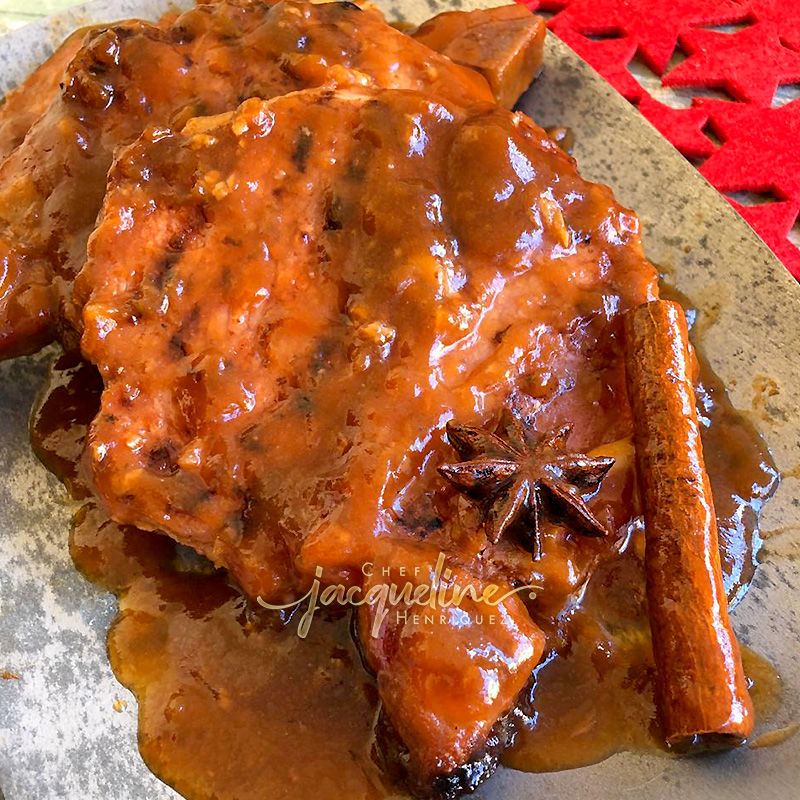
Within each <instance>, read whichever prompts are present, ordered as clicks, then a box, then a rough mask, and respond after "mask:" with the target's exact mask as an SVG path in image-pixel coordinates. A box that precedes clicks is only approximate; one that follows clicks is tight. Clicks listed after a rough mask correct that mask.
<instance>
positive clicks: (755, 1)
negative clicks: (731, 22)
mask: <svg viewBox="0 0 800 800" xmlns="http://www.w3.org/2000/svg"><path fill="white" fill-rule="evenodd" d="M746 2H747V7H748V8H749V9H750V16H751V17H752V18H753V19H754V20H756V21H757V22H766V23H769V24H771V25H774V26H775V29H776V30H777V31H778V36H779V37H780V40H781V41H782V42H783V43H784V44H785V45H788V46H789V47H793V48H794V49H795V50H800V3H798V2H797V0H746Z"/></svg>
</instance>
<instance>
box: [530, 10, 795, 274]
mask: <svg viewBox="0 0 800 800" xmlns="http://www.w3.org/2000/svg"><path fill="white" fill-rule="evenodd" d="M519 1H520V2H523V3H524V5H527V6H528V7H529V8H531V9H533V10H539V11H545V12H550V13H551V14H552V17H551V18H550V20H549V22H548V26H549V28H550V29H551V30H552V31H553V32H554V33H555V34H556V35H557V36H558V37H559V38H561V39H562V40H563V41H564V42H565V43H566V44H567V45H569V46H570V47H571V48H572V49H573V50H575V52H576V53H578V55H580V56H581V57H582V58H583V59H585V60H586V61H587V62H588V63H589V64H591V66H593V67H594V68H595V69H596V70H597V71H598V72H599V73H600V74H601V75H602V76H603V77H604V78H605V79H606V80H607V81H608V82H609V83H610V84H611V85H612V86H614V87H615V88H616V89H617V90H618V91H619V92H620V93H621V94H622V95H623V96H624V97H626V98H627V99H628V100H629V101H630V102H632V103H633V104H634V105H636V106H637V107H638V109H639V110H640V111H641V112H642V114H644V116H645V117H647V119H648V120H650V122H652V123H653V125H655V127H656V128H658V130H659V131H661V133H662V134H663V135H664V136H665V137H666V138H667V139H668V140H669V141H670V142H671V143H672V144H673V145H674V146H675V147H676V148H677V149H678V150H679V151H680V152H681V153H683V154H684V155H685V156H686V157H687V158H690V159H691V160H692V161H693V163H695V165H696V166H697V167H698V169H699V170H700V172H701V173H702V174H703V175H704V176H705V177H706V178H707V179H708V180H709V181H710V182H711V183H712V184H713V185H714V186H716V187H717V189H719V190H720V191H721V192H722V193H723V194H725V195H726V196H727V197H728V199H729V200H730V201H731V203H732V204H733V205H734V207H735V208H736V209H737V210H738V211H739V212H740V213H741V214H742V216H743V217H744V218H745V219H746V220H747V222H748V223H750V225H752V227H753V228H754V229H755V230H756V231H757V232H758V234H759V235H760V236H761V237H762V238H763V239H764V241H765V242H766V243H767V244H768V245H769V246H770V247H771V248H772V250H773V251H774V252H775V254H776V255H777V256H778V258H780V259H781V260H782V261H783V263H784V264H785V265H786V267H787V269H788V270H789V271H790V272H791V273H792V274H793V275H794V276H795V277H796V278H798V279H800V250H798V248H797V247H795V245H794V244H793V243H792V242H791V241H790V239H789V234H790V231H791V229H792V227H793V226H794V225H795V224H796V223H797V221H798V214H800V98H798V99H796V100H793V101H791V102H788V103H786V104H785V105H783V106H780V107H779V106H777V105H773V103H774V98H775V92H776V89H777V88H778V87H779V86H782V85H785V84H800V0H519ZM720 26H727V27H726V28H725V29H724V30H723V31H720V30H711V29H710V28H714V27H716V28H719V27H720ZM676 54H679V55H681V56H682V57H683V58H682V59H679V58H675V56H676ZM636 57H638V58H639V59H641V61H642V62H643V63H644V64H645V65H646V66H647V67H648V68H649V69H650V70H652V71H653V72H654V73H655V74H656V75H657V76H659V77H660V79H661V84H662V86H665V87H681V88H687V87H688V88H689V89H715V90H719V91H721V92H724V93H725V95H727V96H728V97H729V98H730V100H718V99H709V98H706V97H702V96H697V97H693V98H692V100H691V105H690V106H689V107H688V108H672V107H670V106H668V105H665V104H664V103H663V102H659V100H656V99H655V98H654V97H652V96H651V95H650V94H649V93H648V92H647V91H646V90H645V89H644V88H643V87H642V85H641V84H640V83H639V81H637V79H636V78H635V77H634V76H633V74H632V73H631V72H630V70H629V67H630V65H631V62H632V61H633V59H634V58H636ZM676 62H677V63H676ZM745 199H747V200H748V201H751V202H752V201H754V200H757V201H758V202H757V203H754V204H744V200H745Z"/></svg>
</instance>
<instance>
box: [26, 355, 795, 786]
mask: <svg viewBox="0 0 800 800" xmlns="http://www.w3.org/2000/svg"><path fill="white" fill-rule="evenodd" d="M701 383H702V388H701V390H700V392H699V398H700V406H701V408H702V413H703V418H704V421H705V425H704V445H705V453H706V459H707V463H708V467H709V471H710V475H711V480H712V484H713V486H714V490H715V499H716V503H717V509H718V514H719V523H720V532H721V542H720V544H721V554H722V559H723V568H724V572H725V579H726V588H727V590H728V594H729V597H731V598H732V599H734V598H739V597H741V596H742V595H743V594H744V592H745V591H746V589H747V584H748V582H749V580H750V578H751V577H752V574H753V569H754V565H755V564H756V555H757V552H758V548H759V543H760V540H759V537H758V534H757V519H758V511H759V509H760V507H761V504H762V503H763V502H764V500H765V498H766V497H767V496H768V495H769V493H770V492H771V490H772V489H773V487H774V484H775V482H776V472H775V468H774V466H773V465H772V462H771V459H770V457H769V454H768V452H767V451H766V448H765V446H764V444H763V442H762V441H761V440H760V439H759V438H758V436H757V434H756V433H755V432H754V431H753V430H752V429H751V428H750V427H749V425H748V424H747V423H746V422H745V421H744V420H743V419H742V418H741V417H739V416H738V415H737V414H736V412H735V411H734V410H733V409H732V408H731V406H730V404H729V402H728V400H727V397H726V395H725V393H724V390H723V389H722V388H721V387H720V385H719V383H718V381H717V380H716V379H715V378H714V376H713V375H712V374H711V373H710V371H709V370H708V368H707V367H705V366H703V369H702V375H701ZM101 389H102V384H101V381H100V379H99V376H98V375H97V373H96V372H95V370H94V368H93V367H91V366H89V365H87V364H85V363H82V362H80V361H78V360H77V359H76V357H74V356H69V355H63V356H60V357H58V358H56V359H55V361H54V364H53V367H52V370H51V374H50V378H49V381H48V385H47V386H46V388H45V390H44V392H43V394H42V397H41V399H40V402H39V404H38V406H37V408H36V410H35V412H34V414H33V417H32V440H33V445H34V448H35V451H36V453H37V455H38V456H39V457H40V458H41V459H42V461H43V462H44V463H45V465H46V466H47V467H48V468H49V469H50V470H51V471H53V472H54V473H55V474H56V475H58V476H59V477H60V479H61V480H62V481H64V482H65V484H66V485H67V486H68V488H69V490H70V493H71V494H72V496H73V497H74V498H75V499H76V500H80V501H82V502H83V505H82V506H81V507H80V509H79V511H78V513H77V514H76V517H75V523H74V527H73V531H72V536H71V540H70V548H71V552H72V555H73V558H74V560H75V563H76V565H77V566H78V567H79V569H80V570H81V571H82V572H83V574H84V575H86V577H87V578H89V579H90V580H91V581H93V582H94V583H95V584H97V585H99V586H101V587H103V588H104V589H106V590H108V591H113V592H115V593H116V594H117V596H118V597H119V603H120V615H119V617H118V619H117V621H116V622H115V624H114V626H113V628H112V630H111V632H110V635H109V653H110V658H111V663H112V666H113V668H114V671H115V673H116V675H117V677H118V678H119V679H120V681H121V682H122V683H124V684H125V685H126V686H128V687H129V688H130V689H131V690H132V691H133V692H134V693H135V694H136V696H137V698H138V701H139V733H140V737H139V741H140V749H141V752H142V755H143V757H144V758H145V760H146V762H147V763H148V765H149V766H150V768H151V769H152V770H153V771H154V772H155V773H156V774H157V775H158V776H159V777H160V778H162V779H163V780H165V781H166V782H167V783H169V784H170V785H172V786H174V787H175V788H176V789H177V790H178V791H179V792H181V793H182V794H183V795H185V796H186V797H189V798H212V797H213V798H263V797H274V798H282V797H286V798H290V797H291V798H304V797H309V798H310V797H314V798H317V799H318V798H328V797H330V798H334V797H336V798H338V797H342V796H346V797H348V798H354V799H357V798H373V797H375V798H383V797H387V796H388V795H390V794H391V793H392V791H393V790H395V789H394V787H392V786H391V785H390V783H389V781H388V779H387V778H386V777H384V776H382V774H381V772H380V770H379V769H378V767H377V766H376V763H375V758H374V751H375V747H374V734H373V731H374V723H375V718H376V714H377V711H378V705H379V704H378V699H377V692H376V688H375V683H374V680H373V679H372V678H371V677H370V676H369V675H368V673H367V672H365V671H364V669H363V667H362V664H361V661H360V658H359V655H358V653H357V651H356V648H355V646H354V645H353V643H352V637H351V635H350V619H349V615H344V614H340V615H333V616H327V617H323V618H320V617H318V618H316V619H315V622H314V624H313V625H312V626H311V627H310V630H309V635H308V638H307V639H306V640H301V639H299V638H298V637H297V635H296V619H294V620H293V619H291V618H289V617H287V616H281V615H279V614H277V613H272V612H269V613H268V612H265V611H264V610H262V609H258V610H254V609H253V608H252V607H251V606H250V605H249V604H248V603H247V602H246V601H245V600H244V599H243V598H242V596H241V595H240V593H239V592H237V591H236V590H235V589H233V588H231V587H230V585H229V583H228V581H227V579H226V576H225V574H224V572H221V571H218V570H214V568H213V566H212V565H211V564H210V562H207V561H206V560H204V559H202V558H201V557H199V556H197V555H196V554H194V552H193V551H191V550H189V549H188V548H184V547H182V546H180V545H177V544H175V543H174V542H173V541H172V540H171V539H169V538H167V537H164V536H159V535H154V534H152V533H149V532H143V531H139V530H137V529H135V528H132V527H125V526H119V525H117V524H116V523H114V522H111V521H110V520H109V519H108V517H107V516H106V515H105V514H104V512H102V511H101V510H100V509H99V508H98V507H97V506H96V504H95V503H94V502H93V501H92V500H91V499H90V498H89V492H88V490H87V488H86V486H85V483H84V482H83V480H82V477H81V472H82V468H81V453H82V450H83V441H84V437H85V434H86V431H87V427H88V425H89V423H90V422H91V420H92V418H93V417H94V415H95V414H96V411H97V408H98V404H99V397H100V392H101ZM618 455H619V454H618ZM621 460H622V461H624V456H623V457H622V459H621ZM612 488H613V487H612ZM616 490H617V491H619V487H616ZM621 494H622V495H625V492H624V491H623V492H621ZM642 555H643V532H642V529H641V525H640V524H638V523H637V521H636V520H635V519H634V520H633V521H632V523H631V525H630V527H629V532H628V535H627V536H626V537H625V538H624V539H623V540H622V541H621V543H620V545H618V547H617V552H616V553H615V554H614V555H612V556H611V557H609V558H606V559H605V560H604V561H603V562H602V563H601V564H600V565H599V566H598V567H597V569H596V570H595V571H594V573H593V574H592V576H591V578H590V579H589V581H588V583H587V585H586V588H585V591H584V592H583V593H582V597H581V601H580V603H579V604H578V605H577V606H576V607H575V608H574V609H573V610H572V612H571V613H570V614H569V617H568V619H567V620H566V621H564V623H563V624H562V625H560V626H559V628H558V632H557V634H554V635H553V636H552V637H551V641H550V647H551V649H550V652H549V655H548V656H547V657H546V658H545V659H544V660H543V661H542V663H541V664H540V666H539V667H538V668H537V670H536V679H535V682H534V683H533V684H532V687H531V689H530V691H529V692H528V693H527V695H526V696H525V697H524V698H523V699H522V701H521V702H520V704H519V707H518V708H517V710H516V711H515V716H516V717H517V720H518V721H519V723H520V724H519V725H518V734H517V739H516V743H515V745H514V746H513V747H511V748H510V749H509V750H508V751H507V753H506V755H505V757H504V759H503V760H504V762H505V763H506V764H507V765H509V766H511V767H514V768H516V769H521V770H526V771H534V772H536V771H551V770H558V769H567V768H572V767H578V766H582V765H586V764H591V763H595V762H597V761H599V760H602V759H604V758H606V757H608V756H610V755H611V754H613V753H615V752H618V751H620V750H643V749H647V750H653V749H657V748H660V747H661V746H660V744H658V743H659V742H660V736H659V731H658V723H657V720H656V715H655V708H654V703H653V676H654V667H653V663H652V653H651V648H650V641H649V630H648V625H647V614H646V606H645V595H644V571H643V562H642ZM744 660H745V668H746V671H747V673H748V678H749V680H750V683H751V693H752V695H753V699H754V701H755V704H756V708H757V711H758V713H759V716H760V717H761V720H762V721H763V719H764V717H765V716H768V714H769V713H771V712H772V711H773V710H774V709H775V706H776V703H777V698H778V695H779V692H780V681H779V678H778V677H777V675H776V674H775V673H774V671H773V670H772V668H771V667H770V666H769V665H768V664H766V662H764V661H763V660H761V659H760V658H758V657H757V656H755V655H754V654H753V653H751V652H749V651H747V649H745V652H744Z"/></svg>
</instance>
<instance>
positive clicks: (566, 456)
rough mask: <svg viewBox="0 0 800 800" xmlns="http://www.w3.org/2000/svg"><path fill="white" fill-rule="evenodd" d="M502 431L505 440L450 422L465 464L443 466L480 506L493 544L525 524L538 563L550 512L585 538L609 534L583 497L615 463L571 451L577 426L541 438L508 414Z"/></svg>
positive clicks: (444, 472)
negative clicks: (570, 441)
mask: <svg viewBox="0 0 800 800" xmlns="http://www.w3.org/2000/svg"><path fill="white" fill-rule="evenodd" d="M503 427H504V430H503V433H504V434H505V438H501V437H500V436H498V435H496V434H494V433H490V432H489V431H485V430H482V429H481V428H471V427H469V426H467V425H459V424H458V423H456V422H448V423H447V440H448V441H449V443H450V444H451V445H452V446H453V447H454V448H455V450H456V451H457V452H458V454H459V456H460V457H461V459H462V461H460V462H459V463H457V464H445V465H443V466H441V467H439V472H440V473H441V474H442V475H443V476H444V477H445V478H446V479H447V480H448V481H450V483H451V484H453V486H455V487H456V489H458V490H459V491H462V492H465V493H466V494H468V495H470V496H471V497H473V498H474V499H476V500H478V501H479V502H480V503H481V505H482V506H483V510H484V529H485V532H486V535H487V537H488V538H489V540H490V541H492V542H494V543H497V542H499V541H500V539H501V537H502V536H503V535H504V534H505V533H506V531H507V530H508V529H509V528H510V527H511V526H512V524H514V523H515V522H519V523H523V524H522V525H520V526H519V527H520V528H521V530H522V534H523V536H524V537H525V539H526V542H525V543H526V545H527V546H528V548H529V549H530V551H531V553H532V555H533V557H534V559H538V558H540V556H541V536H540V534H541V522H542V518H543V515H544V514H545V513H549V514H550V515H551V517H555V518H556V519H558V520H559V521H563V522H565V523H566V524H567V525H569V526H570V527H571V528H572V529H573V530H574V531H576V532H578V533H582V534H584V535H586V536H605V535H607V534H608V530H607V529H606V527H605V525H603V523H602V522H600V520H599V519H597V517H596V516H595V515H594V514H593V513H592V512H591V510H590V509H589V507H588V506H587V505H586V502H585V501H584V495H586V494H588V493H593V492H595V491H597V489H598V488H599V487H600V484H601V482H602V480H603V478H604V477H605V476H606V474H607V473H608V471H609V470H610V469H611V467H612V466H613V464H614V459H613V458H591V457H589V456H587V455H583V454H581V453H570V452H568V451H567V450H566V444H567V439H568V438H569V435H570V433H571V431H572V425H565V426H564V427H563V428H560V429H559V430H557V431H554V432H551V433H547V434H545V435H543V436H542V435H538V436H537V435H536V434H534V433H533V432H531V431H530V429H529V428H528V427H527V426H526V425H525V424H523V422H522V421H521V420H520V419H519V417H517V416H516V415H515V414H513V413H509V414H508V415H507V419H506V423H505V425H504V426H503Z"/></svg>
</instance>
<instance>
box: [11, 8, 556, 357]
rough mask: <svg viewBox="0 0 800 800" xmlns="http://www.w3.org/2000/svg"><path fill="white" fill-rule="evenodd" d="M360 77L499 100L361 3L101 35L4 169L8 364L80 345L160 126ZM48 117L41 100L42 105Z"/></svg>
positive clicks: (362, 81)
mask: <svg viewBox="0 0 800 800" xmlns="http://www.w3.org/2000/svg"><path fill="white" fill-rule="evenodd" d="M528 20H529V24H530V25H531V26H533V27H534V28H537V29H540V28H541V21H536V20H534V18H533V17H532V16H531V15H529V16H528ZM515 24H516V23H515ZM74 47H75V40H71V41H70V43H69V44H68V45H66V46H65V48H66V49H64V50H63V51H62V52H61V53H60V54H59V56H58V57H57V58H56V59H55V60H54V61H53V62H52V64H51V66H49V67H47V68H46V72H45V73H43V74H41V75H39V76H38V78H36V80H37V81H41V82H44V83H46V84H47V85H48V86H50V88H51V89H52V86H51V84H52V82H53V75H54V74H56V72H57V71H58V69H59V68H60V64H61V62H62V61H63V60H66V58H67V57H68V56H69V55H70V54H71V51H72V49H73V48H74ZM347 84H354V85H364V86H383V87H390V88H408V89H419V90H422V91H425V92H427V93H428V94H429V95H430V96H431V97H442V98H444V99H447V100H450V101H455V102H458V103H461V104H467V105H468V104H471V103H474V102H486V103H490V102H493V95H492V92H491V90H490V88H489V86H488V84H487V83H486V81H485V80H484V78H483V77H481V76H480V75H479V74H478V73H477V72H475V71H473V70H470V69H467V68H465V67H461V66H458V65H456V64H454V63H453V62H451V61H450V60H449V59H448V58H446V57H443V56H440V55H437V54H436V53H434V52H433V51H431V50H430V49H429V48H428V47H426V46H424V45H423V44H420V43H418V42H416V41H415V40H414V39H412V38H411V37H408V36H406V35H404V34H402V33H400V32H399V31H396V30H395V29H393V28H391V27H390V26H389V25H387V24H386V23H385V21H384V20H383V19H382V17H381V16H380V14H379V13H378V12H377V11H361V10H359V9H358V7H357V6H354V5H353V4H352V3H328V4H323V5H312V4H309V3H304V2H296V1H295V0H284V2H281V3H278V4H273V3H270V2H261V1H259V0H254V1H253V2H237V1H236V0H227V1H226V2H216V3H212V4H202V5H199V6H197V7H195V8H193V9H191V10H190V11H188V12H186V13H185V14H183V15H181V16H180V17H178V18H171V17H170V18H166V19H165V20H164V21H162V23H161V24H160V25H158V26H156V25H150V24H147V23H144V22H128V23H122V24H118V25H114V26H112V27H110V28H108V29H104V30H99V31H97V32H95V33H94V34H93V35H91V36H90V37H89V38H88V39H87V41H86V42H85V43H84V45H83V46H82V47H81V49H80V50H79V52H78V53H77V55H76V56H75V58H73V59H72V61H71V62H70V64H69V66H68V68H67V70H66V74H65V76H64V79H63V89H62V90H61V91H60V93H59V94H58V95H57V96H56V98H55V99H54V100H53V102H52V103H51V104H50V106H49V108H48V109H47V110H46V112H45V113H44V114H43V116H42V117H41V118H40V119H39V120H38V122H36V123H35V124H34V125H33V127H32V128H31V129H30V131H29V132H28V134H27V136H26V137H25V139H24V141H23V142H22V143H21V144H19V146H17V147H16V148H15V149H13V152H11V154H10V155H9V157H8V158H6V160H5V161H4V162H3V164H2V166H0V257H2V260H3V264H4V271H3V274H2V278H0V358H7V357H11V356H15V355H19V354H24V353H30V352H33V351H35V350H37V349H38V348H39V347H41V346H42V345H43V344H45V343H46V342H48V341H49V340H50V339H51V338H52V337H53V336H54V334H55V333H56V328H57V327H59V326H60V328H61V333H62V338H63V339H64V341H65V342H66V344H67V345H70V344H71V343H74V337H73V336H72V332H71V325H70V322H72V323H74V322H75V321H76V318H75V317H74V315H71V314H70V311H69V296H70V292H71V282H72V279H73V278H74V276H75V274H76V273H77V271H78V270H79V269H80V267H81V266H82V264H83V261H84V258H85V249H86V240H87V237H88V235H89V233H90V232H91V230H92V227H93V225H94V222H95V219H96V217H97V212H98V210H99V208H100V204H101V202H102V198H103V193H104V191H105V181H106V174H107V172H108V168H109V166H110V164H111V160H112V156H113V153H114V150H115V149H116V148H117V147H119V146H121V145H125V144H128V143H130V142H132V141H133V140H134V139H135V138H136V137H138V136H139V135H140V134H141V132H142V130H143V129H144V128H145V127H146V126H148V125H168V124H177V125H178V126H180V124H182V122H185V121H186V120H187V119H189V118H190V117H193V116H197V115H205V114H216V113H221V112H226V111H230V110H231V109H232V108H235V107H236V106H237V105H238V104H239V103H240V102H242V101H243V100H245V99H247V98H248V97H251V96H256V97H261V98H269V97H274V96H276V95H279V94H283V93H286V92H290V91H295V90H297V89H302V88H306V87H311V86H321V85H330V86H336V85H347ZM23 91H24V90H23ZM20 96H21V95H20ZM26 96H27V93H26ZM43 96H49V93H48V92H45V93H44V95H43ZM12 102H14V103H16V100H15V99H14V98H12ZM38 112H39V108H38V101H37V107H34V108H32V109H31V113H32V114H36V113H38ZM28 119H29V118H28ZM15 124H16V123H15ZM25 124H26V125H27V124H29V122H26V123H25ZM18 134H19V131H17V132H16V133H13V134H12V132H8V136H7V138H9V140H10V141H12V142H13V141H16V139H17V138H18ZM64 315H66V319H67V323H66V324H64V323H63V319H62V318H63V316H64Z"/></svg>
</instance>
